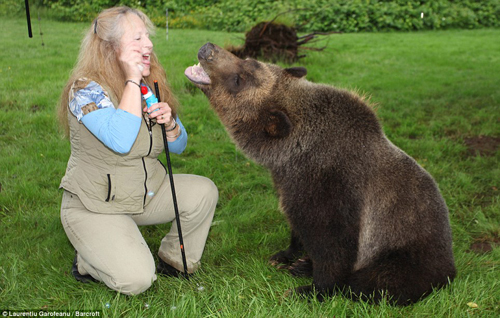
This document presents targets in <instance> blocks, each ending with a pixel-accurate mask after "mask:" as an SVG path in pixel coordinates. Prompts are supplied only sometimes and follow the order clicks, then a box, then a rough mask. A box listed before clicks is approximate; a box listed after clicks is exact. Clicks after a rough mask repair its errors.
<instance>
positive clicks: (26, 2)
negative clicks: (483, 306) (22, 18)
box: [24, 0, 33, 38]
mask: <svg viewBox="0 0 500 318" xmlns="http://www.w3.org/2000/svg"><path fill="white" fill-rule="evenodd" d="M24 6H25V7H26V20H27V22H28V36H29V37H30V38H32V37H33V33H32V32H31V17H30V4H29V1H28V0H24Z"/></svg>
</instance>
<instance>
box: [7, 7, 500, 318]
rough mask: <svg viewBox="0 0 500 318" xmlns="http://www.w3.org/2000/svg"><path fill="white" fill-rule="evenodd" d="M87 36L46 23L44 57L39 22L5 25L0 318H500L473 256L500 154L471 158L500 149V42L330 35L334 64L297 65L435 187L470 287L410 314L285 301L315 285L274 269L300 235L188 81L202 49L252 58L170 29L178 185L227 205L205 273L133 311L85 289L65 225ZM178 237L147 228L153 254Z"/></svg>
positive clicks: (487, 267)
mask: <svg viewBox="0 0 500 318" xmlns="http://www.w3.org/2000/svg"><path fill="white" fill-rule="evenodd" d="M84 27H86V25H83V24H76V23H58V22H52V21H43V20H42V31H43V42H44V44H45V45H44V46H42V45H41V43H42V41H41V37H40V35H39V34H38V28H39V25H38V21H35V20H34V21H33V29H34V33H35V35H34V37H33V38H32V39H29V38H28V36H27V30H26V21H25V20H24V19H9V18H5V17H3V18H2V19H0V29H2V30H4V31H3V32H2V33H1V35H0V41H1V43H2V49H1V50H0V183H1V192H0V233H1V235H2V239H1V240H0V309H5V308H8V309H12V310H14V309H15V310H27V309H33V310H40V309H46V310H102V313H103V316H110V317H125V316H132V317H135V316H143V317H155V316H159V317H163V316H166V317H333V316H335V317H359V316H361V317H367V316H370V317H497V316H498V315H500V305H499V304H500V286H499V282H500V271H499V266H500V249H499V248H498V246H497V245H494V248H493V250H492V251H491V252H489V253H485V254H478V253H474V252H471V251H470V245H471V243H473V242H474V241H489V242H493V241H497V242H498V240H499V236H500V200H499V198H500V195H499V191H498V188H499V187H500V184H499V180H500V168H499V164H498V163H499V162H500V160H499V159H500V152H499V151H496V153H494V154H493V155H490V156H470V155H468V152H467V149H466V146H465V143H464V140H465V139H466V138H468V137H472V136H478V135H485V136H491V137H500V125H499V124H500V123H499V121H500V90H499V87H500V75H499V74H500V61H499V57H500V55H499V54H498V52H500V42H499V41H498V38H500V30H492V29H484V30H473V31H443V32H419V33H379V34H377V33H374V34H343V35H332V36H330V37H329V40H328V48H327V49H326V50H325V51H323V52H309V51H308V52H307V54H308V56H307V57H306V58H305V59H303V60H302V61H301V63H299V64H300V65H304V66H306V67H307V68H308V71H309V74H308V78H309V79H310V80H311V81H314V82H323V83H329V84H332V85H336V86H340V87H344V88H349V89H356V90H358V91H359V92H363V93H366V94H367V95H370V96H371V100H372V102H375V103H377V104H378V106H377V109H378V110H377V111H378V115H379V117H380V119H381V121H382V123H383V124H384V129H385V132H386V134H387V135H388V137H389V138H390V139H391V140H392V141H393V142H394V143H395V144H396V145H398V146H399V147H401V148H402V149H404V150H405V151H406V152H408V153H409V154H410V155H411V156H413V157H415V158H416V159H417V160H418V161H419V162H420V163H421V164H422V165H423V166H424V167H425V168H426V169H427V170H428V171H429V172H430V173H431V174H432V175H433V176H434V177H435V179H436V181H437V182H438V183H439V185H440V188H441V191H442V193H443V195H444V197H445V199H446V201H447V203H448V206H449V209H450V218H451V223H452V229H453V239H454V253H455V258H456V264H457V268H458V276H457V278H456V279H455V281H454V283H453V284H452V285H451V287H450V288H447V289H444V290H441V291H439V292H435V293H433V294H432V295H431V296H429V297H428V298H426V299H425V300H423V301H421V302H419V303H417V304H415V305H413V306H410V307H405V308H399V307H392V306H389V305H386V304H380V305H369V304H366V303H359V302H352V301H349V300H347V299H345V298H343V297H340V296H336V297H332V298H331V299H329V300H327V301H326V302H324V303H319V302H317V301H316V300H312V301H305V300H300V299H294V298H285V297H283V294H284V292H285V291H286V290H287V289H289V288H291V287H293V286H297V285H301V284H308V283H310V280H309V279H304V278H301V279H298V278H294V277H290V276H289V275H288V274H287V273H284V272H280V271H277V270H275V269H274V268H271V267H270V266H269V265H268V264H267V259H268V257H269V256H270V255H271V254H272V253H274V252H276V251H277V250H279V249H281V248H283V247H285V246H286V245H287V243H288V233H289V229H288V226H287V224H286V222H285V219H284V217H283V216H282V215H281V214H280V212H279V209H278V203H277V199H276V195H275V191H274V189H273V186H272V184H271V181H270V177H269V174H268V172H267V171H266V170H265V169H263V168H262V167H260V166H257V165H256V164H254V163H252V162H250V161H249V160H248V159H246V158H245V157H244V156H243V155H242V154H241V153H240V152H239V151H238V150H236V149H235V147H234V145H233V144H232V143H231V141H230V139H229V137H228V136H227V134H226V132H225V130H224V128H223V127H222V125H221V124H220V123H219V121H218V119H217V117H216V116H215V115H214V113H213V112H212V111H211V110H210V108H209V105H208V102H207V100H206V98H205V97H204V95H203V94H202V93H201V92H199V91H197V90H196V89H194V88H193V86H192V85H191V84H189V83H188V81H187V79H186V78H185V77H184V75H183V71H184V68H185V67H187V66H189V65H192V64H195V63H197V60H196V53H197V50H198V48H199V47H200V46H201V45H202V44H204V43H205V42H206V41H211V42H214V43H217V44H219V45H225V44H228V43H233V44H239V43H241V39H242V37H243V35H242V34H228V33H223V32H208V31H190V30H170V32H169V40H168V41H166V39H165V30H162V29H159V30H158V33H157V35H156V36H155V37H154V38H153V42H154V44H155V49H156V51H157V52H158V54H159V57H160V60H161V62H162V64H163V65H164V66H165V68H166V70H167V72H168V74H169V76H170V81H171V83H172V86H173V88H174V90H175V92H176V94H177V95H178V97H179V99H180V101H181V103H182V105H183V108H182V112H181V116H182V120H183V123H184V124H185V126H186V128H187V129H188V131H189V145H188V149H187V150H186V151H185V153H184V154H182V155H180V156H173V157H172V161H173V169H174V172H175V173H194V174H199V175H204V176H207V177H209V178H211V179H212V180H213V181H214V182H215V183H216V184H217V186H218V187H219V191H220V201H219V204H218V207H217V210H216V215H215V219H214V225H213V227H212V230H211V232H210V235H209V239H208V242H207V246H206V250H205V254H204V257H203V268H202V270H201V272H199V273H198V274H197V275H196V276H195V277H194V278H193V279H192V280H189V281H185V280H179V279H167V278H163V277H161V278H159V280H158V281H157V282H155V283H154V284H153V286H152V287H151V289H149V290H148V291H146V292H145V293H144V294H141V295H139V296H135V297H127V296H123V295H120V294H118V293H116V292H113V291H111V290H109V289H108V288H106V287H105V286H104V285H101V284H90V285H84V284H80V283H78V282H76V281H75V280H74V279H73V277H72V276H71V274H70V272H69V271H70V267H71V262H72V260H73V253H74V251H73V248H72V247H71V245H70V244H69V242H68V240H67V238H66V236H65V234H64V231H63V229H62V226H61V224H60V220H59V208H60V200H61V194H62V193H61V191H60V190H58V186H59V182H60V179H61V177H62V176H63V174H64V171H65V168H66V162H67V159H68V156H69V151H70V150H69V143H68V141H67V140H65V139H64V138H63V137H62V135H61V133H60V132H59V130H58V126H57V121H56V117H55V108H56V104H57V100H58V98H59V94H60V92H61V89H62V87H63V85H64V83H65V81H66V79H67V77H68V74H69V72H70V70H71V68H72V66H73V64H74V62H75V60H76V56H77V52H78V48H79V41H80V39H81V37H82V32H83V29H84ZM168 227H169V225H160V226H150V227H144V228H142V231H143V233H144V236H145V237H146V240H147V242H148V244H149V245H150V247H151V250H152V251H153V252H154V253H155V251H156V250H157V249H158V247H159V243H160V240H161V238H162V236H163V234H164V233H165V231H166V230H167V229H168ZM200 286H202V287H203V288H204V289H203V290H202V291H200V290H199V287H200ZM469 302H474V303H476V304H477V305H478V307H477V308H471V307H470V306H468V305H467V303H469ZM106 304H109V307H110V308H107V307H106ZM146 304H147V305H149V308H146Z"/></svg>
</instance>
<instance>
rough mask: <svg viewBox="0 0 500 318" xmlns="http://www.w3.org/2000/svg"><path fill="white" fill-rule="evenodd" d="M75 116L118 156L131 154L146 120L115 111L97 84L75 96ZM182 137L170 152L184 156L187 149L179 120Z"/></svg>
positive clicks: (94, 83)
mask: <svg viewBox="0 0 500 318" xmlns="http://www.w3.org/2000/svg"><path fill="white" fill-rule="evenodd" d="M69 108H70V110H71V112H72V113H73V115H75V116H76V118H77V119H78V120H79V121H81V122H82V124H84V125H85V127H87V129H88V130H89V131H90V132H92V134H93V135H94V136H96V137H97V138H98V139H99V140H100V141H101V142H102V143H103V144H104V145H106V146H107V147H108V148H110V149H112V150H113V151H115V152H118V153H122V154H124V153H128V152H129V151H130V149H131V148H132V146H133V144H134V142H135V139H136V138H137V135H138V133H139V129H140V126H141V120H142V118H140V117H137V116H135V115H133V114H131V113H129V112H126V111H124V110H121V109H115V107H114V105H113V103H112V102H111V100H110V99H109V97H108V95H107V94H106V92H105V91H104V90H103V89H102V87H101V86H100V85H99V84H97V83H96V82H94V81H90V82H89V84H88V85H87V86H86V87H85V88H82V89H80V90H78V91H76V92H75V93H74V96H73V98H72V99H71V101H70V103H69ZM176 121H177V124H178V125H179V129H180V135H179V136H178V137H177V139H176V140H174V141H169V142H168V148H169V151H170V152H173V153H176V154H180V153H182V152H183V151H184V149H185V148H186V145H187V139H188V136H187V133H186V129H185V128H184V125H183V124H182V122H181V121H180V120H179V118H178V117H177V118H176Z"/></svg>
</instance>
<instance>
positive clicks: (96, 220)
mask: <svg viewBox="0 0 500 318" xmlns="http://www.w3.org/2000/svg"><path fill="white" fill-rule="evenodd" d="M174 184H175V191H176V196H177V203H178V208H179V214H180V221H181V229H182V236H183V240H184V246H185V254H186V261H187V266H188V272H189V273H192V272H194V271H195V270H196V269H197V268H198V267H199V263H200V259H201V256H202V254H203V249H204V247H205V242H206V239H207V235H208V231H209V229H210V225H211V223H212V218H213V215H214V211H215V206H216V204H217V200H218V191H217V187H216V186H215V185H214V183H213V182H212V181H211V180H209V179H207V178H204V177H200V176H195V175H174ZM174 220H175V213H174V207H173V203H172V192H171V189H170V182H169V180H168V178H166V179H165V182H164V183H163V184H162V186H161V187H160V189H159V190H158V192H157V193H156V194H155V195H154V198H153V199H152V200H151V202H150V203H149V204H148V205H147V206H146V207H145V211H144V213H142V214H138V215H128V214H99V213H93V212H90V211H88V210H87V209H86V208H85V207H84V206H83V204H82V203H81V201H80V200H79V198H78V197H77V196H76V195H74V194H72V193H70V192H68V191H64V194H63V199H62V205H61V222H62V224H63V227H64V230H65V232H66V235H67V236H68V238H69V240H70V242H71V244H72V245H73V247H74V248H75V249H76V250H77V263H78V271H79V272H80V274H83V275H86V274H90V275H91V276H92V277H94V278H95V279H97V280H99V281H102V282H104V283H105V284H106V285H107V286H108V287H110V288H112V289H114V290H117V291H119V292H121V293H123V294H127V295H137V294H139V293H141V292H143V291H145V290H146V289H148V288H149V287H150V286H151V284H152V282H153V281H155V280H156V275H155V269H156V267H155V262H154V258H153V256H152V254H151V251H150V250H149V247H148V245H147V244H146V241H145V240H144V238H143V237H142V234H141V232H140V231H139V228H138V226H139V225H152V224H162V223H167V222H172V221H174ZM158 255H159V257H160V258H161V259H162V260H164V261H165V262H166V263H167V264H170V265H171V266H173V267H175V268H176V269H178V270H179V271H183V264H182V256H181V252H180V245H179V237H178V232H177V224H176V222H173V224H172V227H171V230H170V232H169V233H168V234H167V235H166V236H165V237H164V238H163V240H162V241H161V246H160V249H159V252H158Z"/></svg>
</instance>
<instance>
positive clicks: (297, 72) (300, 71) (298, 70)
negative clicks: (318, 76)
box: [285, 67, 307, 78]
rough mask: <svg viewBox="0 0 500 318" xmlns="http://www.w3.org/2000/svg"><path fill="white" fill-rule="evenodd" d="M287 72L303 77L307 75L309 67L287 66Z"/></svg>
mask: <svg viewBox="0 0 500 318" xmlns="http://www.w3.org/2000/svg"><path fill="white" fill-rule="evenodd" d="M285 72H287V73H288V74H290V75H292V76H293V77H297V78H301V77H304V76H306V75H307V69H306V68H305V67H289V68H285Z"/></svg>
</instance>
